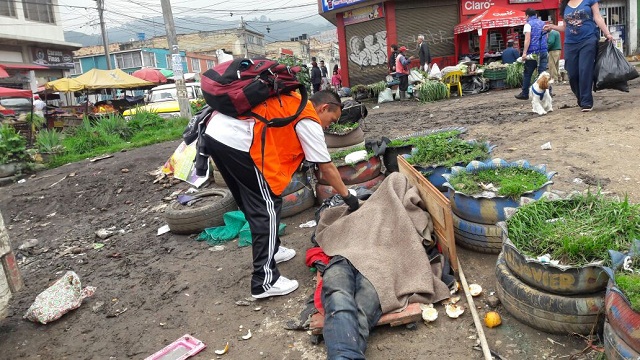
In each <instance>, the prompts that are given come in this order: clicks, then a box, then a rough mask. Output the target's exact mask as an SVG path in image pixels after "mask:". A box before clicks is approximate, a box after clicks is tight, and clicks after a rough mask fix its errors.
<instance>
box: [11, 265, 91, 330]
mask: <svg viewBox="0 0 640 360" xmlns="http://www.w3.org/2000/svg"><path fill="white" fill-rule="evenodd" d="M95 291H96V288H95V287H93V286H87V287H85V288H84V289H83V288H82V286H81V284H80V278H79V277H78V275H77V274H76V273H75V272H73V271H67V273H66V274H64V276H62V277H61V278H60V279H58V281H56V282H55V283H54V284H53V285H51V286H50V287H49V288H47V289H46V290H45V291H43V292H41V293H40V294H38V296H36V299H35V300H34V302H33V304H31V306H30V307H29V309H28V310H27V312H26V313H25V314H24V316H23V318H24V319H27V320H31V321H33V322H39V323H41V324H47V323H50V322H52V321H55V320H57V319H59V318H60V317H61V316H62V315H64V314H66V313H67V312H69V311H71V310H74V309H77V308H79V307H80V305H81V304H82V300H84V298H86V297H89V296H92V295H93V294H94V292H95Z"/></svg>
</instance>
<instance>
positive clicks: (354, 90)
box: [351, 84, 368, 98]
mask: <svg viewBox="0 0 640 360" xmlns="http://www.w3.org/2000/svg"><path fill="white" fill-rule="evenodd" d="M367 91H368V89H367V86H366V85H362V84H358V85H354V86H352V87H351V96H353V97H354V98H355V96H356V94H357V93H364V92H367Z"/></svg>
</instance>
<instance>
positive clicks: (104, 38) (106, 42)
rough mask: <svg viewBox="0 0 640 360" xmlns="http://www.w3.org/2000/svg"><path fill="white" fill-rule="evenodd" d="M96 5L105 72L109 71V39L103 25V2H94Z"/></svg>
mask: <svg viewBox="0 0 640 360" xmlns="http://www.w3.org/2000/svg"><path fill="white" fill-rule="evenodd" d="M96 2H97V5H98V16H99V17H100V30H101V31H102V45H103V46H104V56H105V57H106V58H107V70H111V68H112V67H111V55H109V38H108V37H107V28H106V26H105V25H104V14H103V13H104V0H96Z"/></svg>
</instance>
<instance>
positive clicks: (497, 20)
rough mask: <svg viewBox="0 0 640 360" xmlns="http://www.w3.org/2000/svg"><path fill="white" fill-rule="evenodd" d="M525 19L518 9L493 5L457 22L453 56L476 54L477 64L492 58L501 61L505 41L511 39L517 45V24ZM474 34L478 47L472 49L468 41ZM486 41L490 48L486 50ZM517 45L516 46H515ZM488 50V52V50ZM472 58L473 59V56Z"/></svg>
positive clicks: (454, 32) (457, 57) (522, 23)
mask: <svg viewBox="0 0 640 360" xmlns="http://www.w3.org/2000/svg"><path fill="white" fill-rule="evenodd" d="M526 22H527V18H526V16H525V13H524V12H523V11H520V10H513V9H507V8H503V7H499V6H492V7H490V8H489V9H487V10H486V11H485V12H483V13H482V14H480V15H478V16H475V17H473V18H471V19H469V20H467V21H464V22H462V23H460V24H458V25H456V26H455V27H454V29H453V34H454V35H453V36H454V42H455V44H456V47H455V49H456V54H455V56H456V59H459V58H460V54H461V53H463V54H464V53H467V54H477V60H478V62H479V63H480V64H484V63H485V62H490V61H492V60H500V59H501V56H502V53H501V51H502V50H504V48H505V47H506V42H507V41H508V40H514V42H515V44H519V43H520V42H519V37H520V36H519V33H518V31H517V30H518V29H517V28H518V27H521V26H523V25H524V24H525V23H526ZM476 34H477V37H478V40H479V41H477V42H473V43H474V44H476V43H477V45H478V46H473V48H471V46H470V44H471V43H472V41H470V40H471V39H472V38H473V37H475V36H476ZM487 40H489V44H488V45H489V49H487ZM516 46H518V45H516ZM488 50H491V51H488ZM472 60H473V59H472Z"/></svg>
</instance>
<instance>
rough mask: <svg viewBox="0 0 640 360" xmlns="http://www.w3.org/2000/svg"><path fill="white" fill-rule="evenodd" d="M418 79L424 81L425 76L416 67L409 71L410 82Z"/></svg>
mask: <svg viewBox="0 0 640 360" xmlns="http://www.w3.org/2000/svg"><path fill="white" fill-rule="evenodd" d="M425 66H426V64H425ZM418 81H424V77H423V76H422V74H420V72H419V71H418V70H416V69H413V70H411V72H410V73H409V84H413V83H415V82H418Z"/></svg>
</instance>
